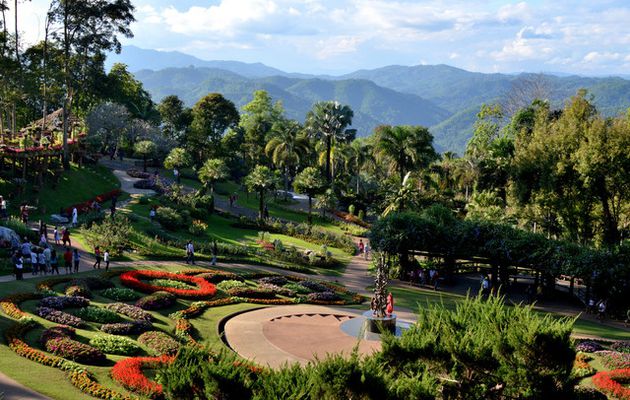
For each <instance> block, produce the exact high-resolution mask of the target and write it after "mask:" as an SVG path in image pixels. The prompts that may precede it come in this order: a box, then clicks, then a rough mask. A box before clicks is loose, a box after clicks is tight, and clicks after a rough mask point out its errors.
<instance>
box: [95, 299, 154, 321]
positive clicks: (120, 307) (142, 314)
mask: <svg viewBox="0 0 630 400" xmlns="http://www.w3.org/2000/svg"><path fill="white" fill-rule="evenodd" d="M105 308H106V309H108V310H112V311H114V312H117V313H119V314H122V315H126V316H127V317H129V318H131V319H133V320H136V321H137V320H143V321H151V320H152V319H153V317H152V316H151V314H149V313H148V312H146V311H144V310H143V309H142V308H140V307H136V306H132V305H129V304H125V303H111V304H106V305H105Z"/></svg>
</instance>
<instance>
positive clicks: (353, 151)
mask: <svg viewBox="0 0 630 400" xmlns="http://www.w3.org/2000/svg"><path fill="white" fill-rule="evenodd" d="M343 158H344V168H345V169H346V170H347V171H352V172H354V178H355V181H356V185H357V187H356V190H357V194H359V190H360V187H361V172H363V171H364V168H365V166H366V165H367V164H368V163H369V162H371V161H374V157H373V155H372V146H371V145H369V144H368V143H366V141H364V140H361V139H357V140H354V141H352V143H350V145H349V146H345V147H344V152H343Z"/></svg>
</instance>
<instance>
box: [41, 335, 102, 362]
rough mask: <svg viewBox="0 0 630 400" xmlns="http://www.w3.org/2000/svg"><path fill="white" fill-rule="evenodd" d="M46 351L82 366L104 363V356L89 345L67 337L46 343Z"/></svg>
mask: <svg viewBox="0 0 630 400" xmlns="http://www.w3.org/2000/svg"><path fill="white" fill-rule="evenodd" d="M45 346H46V350H47V351H49V352H50V353H53V354H54V355H56V356H60V357H63V358H66V359H69V360H72V361H76V362H80V363H83V364H99V363H102V362H103V361H105V354H103V352H102V351H100V350H99V349H96V348H94V347H92V346H90V345H87V344H83V343H81V342H77V341H76V340H72V339H70V338H69V337H56V338H53V339H50V340H48V341H47V342H46V345H45Z"/></svg>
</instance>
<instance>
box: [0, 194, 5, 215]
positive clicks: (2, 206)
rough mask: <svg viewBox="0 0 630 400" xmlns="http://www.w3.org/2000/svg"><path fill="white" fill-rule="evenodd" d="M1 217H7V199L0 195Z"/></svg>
mask: <svg viewBox="0 0 630 400" xmlns="http://www.w3.org/2000/svg"><path fill="white" fill-rule="evenodd" d="M0 218H7V201H6V200H5V199H4V197H2V196H0Z"/></svg>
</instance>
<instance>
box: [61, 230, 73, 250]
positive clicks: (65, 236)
mask: <svg viewBox="0 0 630 400" xmlns="http://www.w3.org/2000/svg"><path fill="white" fill-rule="evenodd" d="M61 243H62V244H63V245H64V246H68V247H72V241H71V240H70V229H68V228H67V227H65V226H64V228H63V232H62V233H61Z"/></svg>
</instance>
